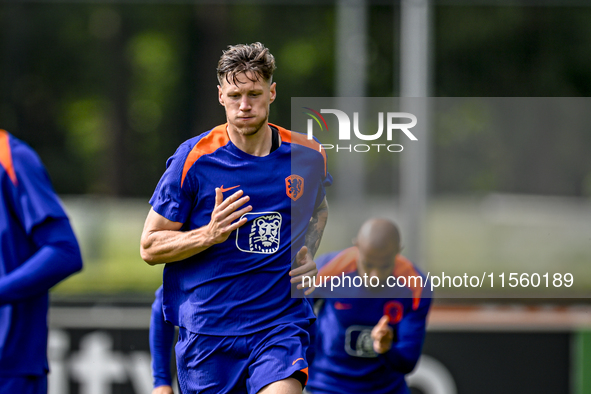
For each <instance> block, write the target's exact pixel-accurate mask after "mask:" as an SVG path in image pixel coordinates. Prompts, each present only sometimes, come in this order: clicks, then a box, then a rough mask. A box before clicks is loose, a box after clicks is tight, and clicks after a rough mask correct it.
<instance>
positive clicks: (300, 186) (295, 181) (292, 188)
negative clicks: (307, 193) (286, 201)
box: [285, 174, 304, 201]
mask: <svg viewBox="0 0 591 394" xmlns="http://www.w3.org/2000/svg"><path fill="white" fill-rule="evenodd" d="M285 193H287V196H288V197H289V198H291V199H292V200H293V201H296V200H297V199H298V198H300V197H301V196H302V194H304V178H302V177H301V176H299V175H295V174H294V175H290V176H288V177H287V178H285Z"/></svg>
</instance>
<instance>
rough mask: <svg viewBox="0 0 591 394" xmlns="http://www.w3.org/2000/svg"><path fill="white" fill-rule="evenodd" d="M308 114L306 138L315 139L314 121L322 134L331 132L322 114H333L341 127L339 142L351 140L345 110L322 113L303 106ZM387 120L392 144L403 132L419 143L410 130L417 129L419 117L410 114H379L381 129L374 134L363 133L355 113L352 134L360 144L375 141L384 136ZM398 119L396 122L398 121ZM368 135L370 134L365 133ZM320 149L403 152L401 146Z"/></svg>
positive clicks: (338, 145) (342, 146)
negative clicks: (403, 120) (404, 120)
mask: <svg viewBox="0 0 591 394" xmlns="http://www.w3.org/2000/svg"><path fill="white" fill-rule="evenodd" d="M303 108H304V109H306V110H308V111H309V112H304V113H305V114H307V115H308V116H310V118H311V119H308V122H307V136H308V139H309V140H311V139H313V138H314V122H316V124H317V125H318V127H319V128H320V130H321V131H324V129H326V131H328V124H327V122H326V119H324V117H323V116H322V114H333V115H335V116H336V118H337V122H338V125H339V129H338V139H339V141H351V119H350V118H349V115H347V114H346V113H345V112H344V111H341V110H338V109H332V108H331V109H321V110H320V112H318V111H316V110H314V109H312V108H309V107H303ZM384 117H385V118H386V122H385V123H386V127H385V129H386V140H387V141H388V142H390V141H392V139H393V136H394V133H395V132H402V133H403V134H404V135H405V136H406V137H407V138H408V139H409V140H411V141H417V137H416V136H415V135H414V134H413V133H412V132H411V131H410V129H411V128H413V127H414V126H416V124H417V117H416V116H415V115H413V114H411V113H408V112H387V113H386V114H385V116H384V112H378V130H377V131H376V132H374V133H373V134H366V133H362V132H361V131H360V129H359V113H358V112H353V127H352V129H353V133H354V135H355V137H356V138H357V139H359V140H361V141H376V140H378V139H379V138H381V137H382V134H384ZM401 119H406V120H409V121H410V122H405V123H400V120H401ZM395 120H396V121H395ZM366 132H367V131H366ZM319 149H320V150H322V149H324V150H328V149H335V150H336V151H337V152H338V151H340V150H346V151H349V152H353V151H355V152H362V153H364V152H369V151H370V150H372V149H375V150H377V151H378V152H380V150H381V149H382V150H387V151H388V152H392V153H397V152H402V150H403V149H404V148H403V146H402V145H401V144H378V143H372V144H349V145H346V144H344V145H343V144H336V145H333V144H320V148H319Z"/></svg>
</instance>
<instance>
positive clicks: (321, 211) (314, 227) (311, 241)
mask: <svg viewBox="0 0 591 394" xmlns="http://www.w3.org/2000/svg"><path fill="white" fill-rule="evenodd" d="M327 221H328V202H327V201H326V197H324V200H322V202H321V203H320V205H319V206H318V207H316V210H315V211H314V214H312V218H311V219H310V224H309V225H308V231H306V246H307V247H308V251H309V252H310V255H311V256H312V257H314V256H315V255H316V252H317V251H318V247H319V246H320V240H322V234H324V228H325V227H326V222H327Z"/></svg>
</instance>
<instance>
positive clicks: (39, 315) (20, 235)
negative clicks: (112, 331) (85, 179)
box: [0, 130, 82, 394]
mask: <svg viewBox="0 0 591 394" xmlns="http://www.w3.org/2000/svg"><path fill="white" fill-rule="evenodd" d="M0 195H1V198H0V392H1V393H19V394H46V393H47V373H48V371H49V366H48V362H47V336H48V328H47V311H48V306H49V295H48V291H49V289H50V288H51V287H52V286H54V285H55V284H57V283H58V282H60V281H62V280H63V279H65V278H66V277H68V276H69V275H71V274H73V273H75V272H77V271H79V270H81V269H82V257H81V255H80V248H79V246H78V242H77V241H76V237H75V235H74V232H73V231H72V227H71V226H70V222H69V220H68V217H67V216H66V213H65V212H64V209H63V208H62V206H61V203H60V201H59V199H58V197H57V195H56V193H55V191H54V190H53V187H52V186H51V182H50V180H49V176H48V174H47V172H46V171H45V168H44V167H43V164H42V163H41V160H40V159H39V157H38V156H37V154H36V153H35V152H34V151H33V150H32V149H31V148H30V147H29V146H28V145H26V144H25V143H24V142H22V141H20V140H19V139H17V138H15V137H14V136H13V135H11V134H9V133H8V132H6V131H4V130H0Z"/></svg>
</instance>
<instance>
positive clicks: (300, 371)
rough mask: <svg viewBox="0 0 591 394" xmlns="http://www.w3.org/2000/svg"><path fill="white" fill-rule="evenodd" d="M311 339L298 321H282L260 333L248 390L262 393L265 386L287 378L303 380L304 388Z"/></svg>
mask: <svg viewBox="0 0 591 394" xmlns="http://www.w3.org/2000/svg"><path fill="white" fill-rule="evenodd" d="M309 342H310V340H309V335H308V331H307V330H306V329H305V327H302V326H299V325H296V324H284V325H280V326H277V327H275V328H273V329H271V330H266V331H265V332H264V333H262V334H261V335H259V336H258V338H257V343H256V344H255V345H254V346H253V352H252V354H251V362H250V366H249V369H248V371H249V377H248V379H247V388H248V392H249V393H250V394H255V393H258V392H259V391H261V389H262V388H263V387H265V386H267V385H269V384H272V383H274V382H277V381H280V380H283V379H287V378H294V379H296V380H297V381H299V382H300V386H299V388H300V392H301V388H302V387H303V386H305V384H306V381H307V380H308V362H307V361H306V350H307V349H308V345H309Z"/></svg>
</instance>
